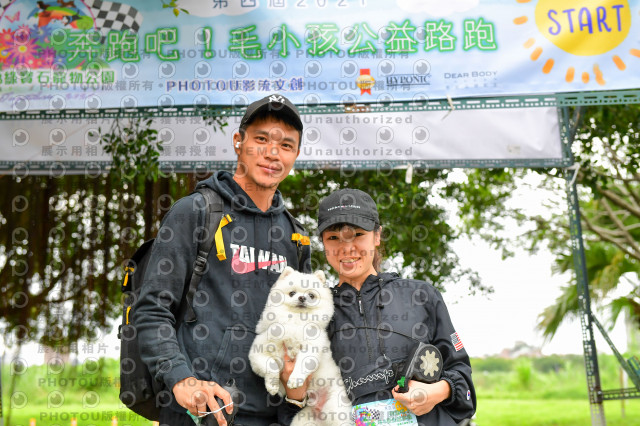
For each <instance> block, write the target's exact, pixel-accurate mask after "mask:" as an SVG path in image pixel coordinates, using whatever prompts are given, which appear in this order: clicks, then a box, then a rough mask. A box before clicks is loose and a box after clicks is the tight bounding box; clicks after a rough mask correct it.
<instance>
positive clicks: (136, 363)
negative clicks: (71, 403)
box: [118, 184, 309, 421]
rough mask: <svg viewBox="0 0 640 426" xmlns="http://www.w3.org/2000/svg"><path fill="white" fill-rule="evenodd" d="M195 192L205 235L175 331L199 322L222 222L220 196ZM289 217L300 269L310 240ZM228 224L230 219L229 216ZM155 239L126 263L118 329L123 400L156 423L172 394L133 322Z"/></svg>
mask: <svg viewBox="0 0 640 426" xmlns="http://www.w3.org/2000/svg"><path fill="white" fill-rule="evenodd" d="M196 191H197V192H199V193H200V194H202V196H203V197H204V202H205V206H204V207H205V209H206V212H205V215H204V225H203V228H202V232H206V233H205V234H202V235H203V236H204V235H206V236H209V238H200V239H199V241H201V242H200V243H199V245H198V256H197V258H196V259H195V260H194V264H193V274H192V275H191V280H190V282H189V285H188V286H187V287H185V294H183V296H182V303H181V304H180V313H179V315H178V317H177V319H176V328H177V326H178V324H179V323H180V322H181V321H185V322H193V321H196V319H197V318H196V314H195V311H194V310H193V307H192V305H193V298H194V296H195V293H196V291H197V289H198V285H199V283H200V279H201V278H202V275H203V273H204V271H205V270H206V267H207V258H208V257H209V252H210V251H211V248H212V247H213V243H214V235H215V233H216V231H217V230H218V227H219V226H220V222H221V221H222V219H223V207H224V203H223V200H222V198H221V197H220V195H219V194H218V193H217V192H216V191H214V190H213V189H211V188H209V187H207V186H205V185H201V184H200V185H198V186H197V187H196ZM285 212H286V214H287V217H288V218H289V220H290V221H291V224H292V225H293V229H294V231H295V233H294V236H293V238H292V239H293V240H294V241H295V243H296V246H297V251H298V265H300V266H301V261H302V255H303V246H304V245H308V244H309V237H308V236H306V232H305V230H304V228H303V227H302V224H300V222H298V221H297V220H296V219H295V218H294V217H293V216H292V215H291V213H289V211H288V210H285ZM225 219H226V221H227V222H231V220H232V219H231V218H230V217H229V216H228V215H226V216H225ZM154 240H155V239H150V240H148V241H146V242H145V243H144V244H142V245H141V246H140V247H139V248H138V249H137V250H136V252H135V253H134V255H133V256H132V257H131V259H129V260H128V261H127V262H126V265H125V268H124V270H125V277H124V282H123V284H122V293H123V297H122V299H123V310H122V324H121V325H119V326H118V338H119V339H120V400H121V401H122V402H123V403H124V404H125V405H126V406H127V407H128V408H129V409H130V410H132V411H134V412H136V413H137V414H139V415H141V416H142V417H145V418H147V419H149V420H153V421H157V420H158V419H159V417H160V407H162V406H166V405H167V403H168V402H169V401H170V400H171V394H170V393H169V391H168V390H166V389H163V384H162V383H160V382H159V381H157V380H156V379H155V378H154V377H153V376H152V375H151V373H150V372H149V369H148V368H147V366H146V365H145V364H144V362H143V361H142V359H141V358H140V348H139V346H138V337H137V332H136V329H135V326H134V325H133V324H132V323H131V322H130V315H131V310H132V308H133V306H134V304H135V302H136V301H137V300H138V297H139V296H140V290H141V288H142V285H143V279H144V274H145V270H146V268H147V264H148V263H149V257H150V255H151V247H152V245H153V242H154Z"/></svg>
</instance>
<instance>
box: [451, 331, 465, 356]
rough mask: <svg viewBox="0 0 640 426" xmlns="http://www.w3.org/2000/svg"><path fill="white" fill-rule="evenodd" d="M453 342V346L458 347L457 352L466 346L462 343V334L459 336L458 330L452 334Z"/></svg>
mask: <svg viewBox="0 0 640 426" xmlns="http://www.w3.org/2000/svg"><path fill="white" fill-rule="evenodd" d="M451 343H453V347H454V348H456V352H458V351H459V350H460V349H462V348H464V345H463V344H462V340H460V336H458V333H457V332H455V333H453V334H452V335H451Z"/></svg>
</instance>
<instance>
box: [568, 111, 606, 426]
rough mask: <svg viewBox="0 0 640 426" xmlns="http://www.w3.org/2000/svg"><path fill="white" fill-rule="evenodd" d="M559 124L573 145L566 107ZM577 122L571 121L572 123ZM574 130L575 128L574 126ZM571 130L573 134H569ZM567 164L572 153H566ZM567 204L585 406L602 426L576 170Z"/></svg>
mask: <svg viewBox="0 0 640 426" xmlns="http://www.w3.org/2000/svg"><path fill="white" fill-rule="evenodd" d="M562 121H563V128H564V132H565V136H566V137H567V142H568V145H569V148H570V147H571V145H572V142H573V136H574V134H575V128H574V129H571V127H570V125H571V123H570V121H569V113H568V111H567V108H566V107H565V108H563V110H562ZM576 122H577V119H575V120H574V123H576ZM575 127H577V125H576V126H575ZM572 130H573V131H572ZM569 155H570V158H571V161H572V162H573V154H572V153H571V151H570V150H569ZM567 172H568V173H567V176H566V179H567V183H566V190H567V202H568V204H569V228H570V230H571V249H572V251H573V265H574V268H575V272H576V281H577V284H578V304H579V307H580V326H581V327H582V349H583V352H584V365H585V369H586V375H587V387H588V388H589V404H590V408H591V424H592V425H594V426H601V425H602V426H604V425H606V424H607V421H606V419H605V417H604V406H603V404H602V387H601V385H600V371H599V368H598V354H597V352H596V342H595V336H594V334H593V325H592V321H591V298H590V296H589V279H588V276H587V263H586V258H585V254H584V241H583V240H582V225H581V223H580V204H579V199H578V190H577V185H576V180H577V177H578V172H579V170H578V167H571V168H570V169H567Z"/></svg>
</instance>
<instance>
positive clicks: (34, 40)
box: [0, 0, 142, 69]
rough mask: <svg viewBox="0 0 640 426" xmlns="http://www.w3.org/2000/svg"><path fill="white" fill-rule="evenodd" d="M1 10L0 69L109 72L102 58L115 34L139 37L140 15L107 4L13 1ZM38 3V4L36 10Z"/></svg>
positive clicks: (98, 1) (93, 1)
mask: <svg viewBox="0 0 640 426" xmlns="http://www.w3.org/2000/svg"><path fill="white" fill-rule="evenodd" d="M7 3H8V4H7V5H6V6H4V7H3V6H0V69H7V68H12V67H15V66H16V65H27V66H29V67H30V68H42V67H51V66H53V65H55V64H60V65H63V66H64V68H65V69H73V68H76V69H88V68H94V67H96V66H98V67H101V68H109V65H108V64H107V62H106V61H105V60H104V59H103V58H102V56H103V55H102V51H103V48H104V46H103V44H104V41H105V37H106V35H107V34H108V33H109V32H110V31H114V32H120V31H129V32H132V33H135V32H137V31H138V29H139V28H140V25H141V23H142V15H141V14H140V13H139V12H138V10H137V9H135V8H133V7H132V6H129V5H127V4H124V3H116V2H109V1H103V0H84V1H80V0H67V1H65V0H56V1H53V0H49V1H42V0H40V1H37V2H33V1H21V0H17V1H12V2H7ZM34 3H35V4H34Z"/></svg>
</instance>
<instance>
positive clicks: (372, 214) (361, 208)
mask: <svg viewBox="0 0 640 426" xmlns="http://www.w3.org/2000/svg"><path fill="white" fill-rule="evenodd" d="M336 223H346V224H349V225H353V226H356V227H358V228H362V229H364V230H365V231H373V230H374V229H375V228H376V226H377V225H380V218H379V217H378V208H377V206H376V203H375V202H374V201H373V198H371V196H370V195H369V194H367V193H366V192H364V191H360V190H359V189H351V188H345V189H341V190H339V191H336V192H334V193H332V194H330V195H328V196H327V197H325V198H324V199H323V200H322V201H321V202H320V207H319V208H318V235H320V234H322V232H323V231H324V230H325V229H327V228H328V227H330V226H331V225H335V224H336Z"/></svg>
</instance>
